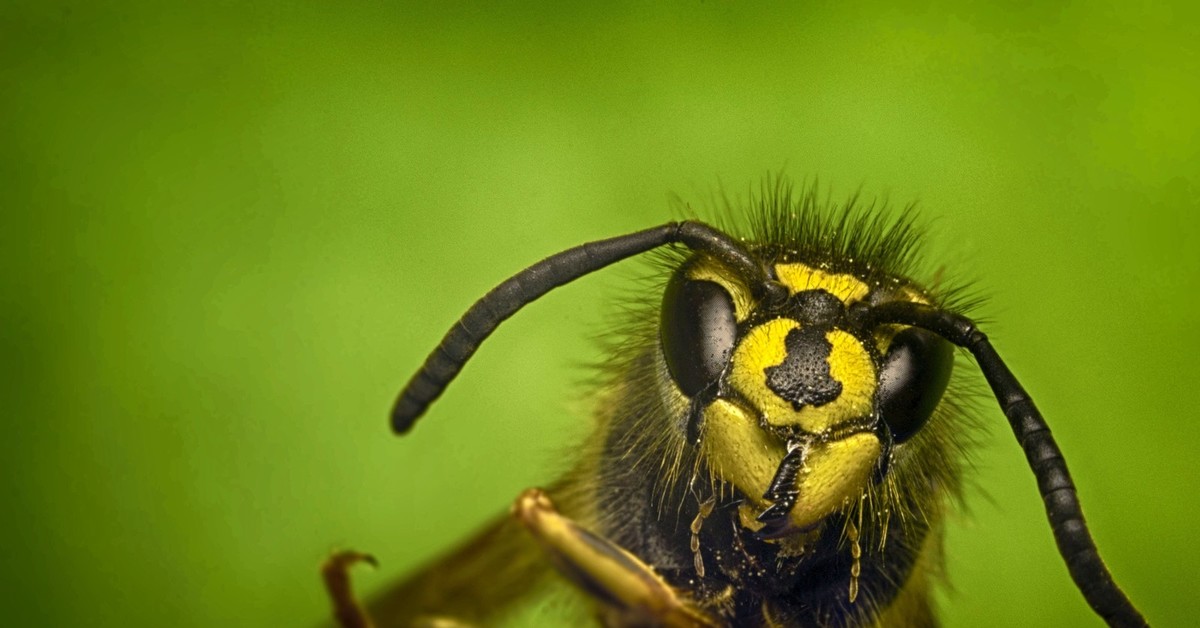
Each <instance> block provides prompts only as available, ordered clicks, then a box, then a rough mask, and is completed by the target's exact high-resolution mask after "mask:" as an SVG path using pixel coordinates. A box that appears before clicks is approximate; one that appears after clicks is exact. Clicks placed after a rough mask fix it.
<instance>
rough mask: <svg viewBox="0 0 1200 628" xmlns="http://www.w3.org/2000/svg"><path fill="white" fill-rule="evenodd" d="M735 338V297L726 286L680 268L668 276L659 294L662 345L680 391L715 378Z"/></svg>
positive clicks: (690, 392)
mask: <svg viewBox="0 0 1200 628" xmlns="http://www.w3.org/2000/svg"><path fill="white" fill-rule="evenodd" d="M736 341H737V320H736V319H735V318H734V308H733V298H732V297H730V296H729V293H728V292H726V291H725V288H723V287H721V286H720V285H719V284H716V283H714V282H711V281H703V280H692V279H688V278H686V277H684V276H683V273H682V272H677V273H676V274H675V275H674V276H673V277H671V282H670V283H669V284H667V291H666V294H664V295H663V306H662V348H663V355H664V356H665V357H666V359H667V368H668V369H669V370H670V371H671V377H672V378H674V379H675V383H676V384H678V385H679V388H680V390H682V391H683V394H685V395H687V396H689V397H695V396H696V395H697V394H698V393H699V392H700V391H701V390H703V389H704V388H706V387H708V386H711V385H712V384H714V383H716V381H717V379H718V378H719V377H720V376H721V372H722V371H723V370H725V365H726V364H727V363H728V362H729V355H730V353H732V352H733V345H734V343H735V342H736Z"/></svg>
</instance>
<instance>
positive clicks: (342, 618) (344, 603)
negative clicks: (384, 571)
mask: <svg viewBox="0 0 1200 628" xmlns="http://www.w3.org/2000/svg"><path fill="white" fill-rule="evenodd" d="M357 563H367V564H369V565H371V566H373V567H375V566H378V563H376V561H375V557H374V556H371V555H370V554H363V553H361V552H355V551H353V550H342V551H338V552H334V553H333V555H331V556H330V557H329V558H328V559H326V560H325V563H324V564H323V565H321V579H322V580H324V581H325V590H326V591H327V592H328V593H329V601H330V602H332V603H333V617H334V619H335V620H337V623H338V625H339V626H341V627H342V628H374V626H375V624H374V623H373V622H372V621H371V617H370V616H369V615H368V614H367V611H366V609H364V608H363V607H362V604H361V603H359V601H358V598H356V597H354V591H353V590H352V589H351V587H350V568H351V567H353V566H354V565H355V564H357Z"/></svg>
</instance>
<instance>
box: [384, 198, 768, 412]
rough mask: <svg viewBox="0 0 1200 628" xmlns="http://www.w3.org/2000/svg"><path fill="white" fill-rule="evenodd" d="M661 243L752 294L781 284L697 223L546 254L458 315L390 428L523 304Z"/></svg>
mask: <svg viewBox="0 0 1200 628" xmlns="http://www.w3.org/2000/svg"><path fill="white" fill-rule="evenodd" d="M667 244H683V245H685V246H687V247H688V248H691V249H693V250H696V251H704V252H706V253H710V254H712V255H714V256H716V257H717V258H718V259H719V260H721V261H722V262H724V263H725V264H726V265H728V266H729V268H730V269H732V270H733V271H734V272H735V273H737V274H738V275H740V276H741V277H742V278H743V279H744V280H745V281H746V284H747V286H748V287H749V288H750V290H751V292H752V293H753V295H754V296H755V297H756V298H759V299H763V300H766V301H768V302H777V301H780V300H782V299H784V298H786V297H787V289H786V288H784V287H783V286H782V285H780V284H779V283H778V282H775V281H773V280H772V278H771V276H770V274H769V272H768V271H767V270H766V269H765V268H764V267H763V266H762V264H761V263H759V262H758V261H757V260H755V258H754V256H753V255H751V254H750V252H749V251H748V250H747V249H746V248H745V247H744V246H742V244H740V243H739V242H738V241H737V240H734V239H733V238H731V237H729V236H728V235H726V234H724V233H722V232H720V231H718V230H716V229H714V228H712V227H710V226H708V225H706V224H703V223H699V222H694V221H690V220H689V221H685V222H678V223H676V222H669V223H667V224H665V225H662V226H659V227H654V228H652V229H646V230H644V231H637V232H634V233H630V234H628V235H623V236H617V237H615V238H609V239H607V240H597V241H595V242H588V243H587V244H581V245H579V246H577V247H574V248H570V249H567V250H566V251H563V252H562V253H558V254H556V255H551V256H550V257H547V258H546V259H544V260H542V261H540V262H538V263H536V264H534V265H533V266H530V267H529V268H526V269H525V270H522V271H521V272H519V273H517V274H515V275H513V276H512V277H510V278H508V279H507V280H505V281H504V282H503V283H501V284H500V285H498V286H496V287H495V288H493V289H492V290H491V292H488V293H487V294H486V295H484V297H483V298H482V299H480V300H478V301H476V302H475V304H474V305H472V306H471V308H470V309H469V310H467V313H466V314H463V316H462V318H460V319H459V320H458V322H457V323H455V325H454V326H453V327H451V328H450V331H449V332H447V333H446V336H445V337H444V338H442V342H441V343H439V344H438V346H437V348H436V349H434V350H433V353H430V354H429V357H428V358H426V359H425V364H424V365H422V366H421V370H419V371H417V374H416V375H413V377H412V379H410V380H409V381H408V385H407V386H405V387H404V390H402V391H401V392H400V397H399V398H398V399H396V405H395V406H393V407H392V429H393V430H394V431H395V432H396V433H398V434H403V433H405V432H407V431H409V430H410V429H412V426H413V423H416V421H417V419H419V418H420V417H421V415H422V414H424V413H425V410H426V409H428V408H429V405H430V404H432V403H433V402H434V400H436V399H437V398H438V396H440V395H441V394H442V391H443V390H445V389H446V386H448V385H450V382H451V381H453V379H454V377H455V376H456V375H458V372H459V371H460V370H462V367H463V365H464V364H466V362H467V360H469V359H471V356H472V355H473V354H474V353H475V351H476V350H477V349H478V348H479V345H480V344H481V343H482V342H483V341H484V340H485V339H486V338H487V337H488V336H489V335H491V333H492V332H493V331H495V330H496V327H498V326H499V325H500V323H502V322H504V320H505V319H507V318H508V317H510V316H512V315H513V314H515V313H516V312H517V310H519V309H521V308H522V307H524V306H525V305H526V304H528V303H531V302H533V301H534V300H536V299H537V298H538V297H540V296H542V295H544V294H546V293H547V292H549V291H551V290H553V289H554V288H557V287H559V286H561V285H563V284H566V283H570V282H572V281H574V280H576V279H578V278H580V277H582V276H584V275H586V274H588V273H590V272H592V271H596V270H600V269H601V268H604V267H605V266H608V265H609V264H612V263H615V262H619V261H621V260H623V259H626V258H629V257H633V256H634V255H638V254H639V253H645V252H646V251H649V250H651V249H655V248H658V247H660V246H663V245H667Z"/></svg>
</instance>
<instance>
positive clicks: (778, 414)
mask: <svg viewBox="0 0 1200 628" xmlns="http://www.w3.org/2000/svg"><path fill="white" fill-rule="evenodd" d="M911 209H912V208H911V207H909V208H908V209H906V210H905V211H903V212H902V213H900V214H899V215H897V216H892V215H891V214H890V213H889V212H888V211H886V210H874V209H872V208H864V207H863V206H862V205H859V204H856V203H855V202H853V201H851V202H848V203H845V204H843V205H842V206H840V207H832V206H828V205H827V204H825V203H822V202H821V201H819V199H818V197H817V193H816V189H815V187H809V188H808V189H807V190H805V191H801V192H799V193H796V192H794V190H793V187H792V186H791V185H790V184H788V183H787V182H786V181H784V180H783V179H782V178H779V179H776V180H775V181H774V182H768V183H766V184H764V186H763V190H762V192H761V193H760V194H759V195H758V196H757V198H756V199H754V200H752V201H751V202H750V203H749V205H748V206H747V207H746V208H745V209H743V210H741V211H740V212H739V211H738V210H736V209H734V208H732V207H730V208H729V213H730V214H731V216H732V218H731V219H730V220H729V221H728V222H729V223H730V225H731V226H727V227H725V228H717V227H714V226H711V225H709V224H706V223H703V222H699V221H695V220H685V221H681V222H669V223H667V224H664V225H661V226H657V227H653V228H650V229H646V230H643V231H638V232H635V233H630V234H627V235H621V236H618V237H614V238H610V239H607V240H599V241H595V242H589V243H587V244H583V245H580V246H576V247H574V248H570V249H567V250H565V251H563V252H561V253H558V254H556V255H552V256H550V257H548V258H546V259H544V260H542V261H540V262H538V263H536V264H534V265H532V266H530V267H528V268H526V269H524V270H522V271H520V272H518V273H517V274H516V275H514V276H512V277H511V278H509V279H508V280H506V281H504V282H503V283H501V284H500V285H498V286H497V287H496V288H494V289H493V290H492V291H490V292H489V293H488V294H487V295H485V296H484V297H483V298H482V299H480V300H479V301H478V302H476V303H475V304H474V305H473V306H471V308H470V309H468V310H467V312H466V314H465V315H463V317H462V318H461V319H460V320H459V321H458V322H457V323H456V324H455V325H454V326H453V327H452V328H451V329H450V331H449V333H447V334H446V336H445V338H444V339H443V340H442V341H441V343H440V344H439V345H438V346H437V347H436V349H434V351H433V352H432V353H431V354H430V355H429V357H428V359H427V360H426V361H425V363H424V365H423V366H421V368H420V370H418V371H417V373H416V374H415V375H414V376H413V377H412V379H411V380H410V381H409V382H408V384H407V386H406V387H405V388H404V389H403V391H402V392H401V393H400V396H399V398H398V399H397V401H396V403H395V406H394V408H393V411H392V416H391V420H392V427H393V429H394V430H395V431H396V432H397V433H399V434H405V433H407V432H409V431H410V430H411V429H412V427H413V425H414V424H415V422H416V421H417V419H418V418H420V417H421V416H422V415H423V414H424V413H425V412H426V410H427V409H428V408H429V406H430V404H432V403H433V402H434V401H435V400H436V399H437V398H438V397H439V396H440V395H441V394H442V392H443V391H444V390H445V389H446V387H447V386H448V385H449V383H450V382H451V381H452V380H453V379H454V377H455V376H456V375H457V374H458V372H459V371H460V369H461V368H462V367H463V365H464V364H465V363H466V362H467V361H468V360H469V359H470V358H471V356H472V355H473V354H474V353H475V351H476V350H477V349H479V347H480V345H481V344H482V343H483V341H484V340H485V339H486V338H487V337H488V336H489V335H490V334H491V333H492V332H493V331H494V330H495V329H496V328H497V327H498V326H499V325H500V324H501V323H502V322H503V321H504V320H506V319H507V318H509V317H510V316H512V315H513V314H515V313H516V312H517V311H518V310H519V309H521V308H522V307H524V306H525V305H527V304H529V303H531V302H533V301H535V300H536V299H538V298H539V297H541V296H543V295H545V294H546V293H548V292H550V291H551V290H553V289H554V288H556V287H558V286H561V285H563V284H566V283H569V282H571V281H574V280H575V279H578V278H580V277H582V276H583V275H586V274H588V273H591V272H593V271H596V270H599V269H602V268H605V267H607V266H609V265H611V264H614V263H616V262H619V261H621V260H625V259H628V258H631V257H635V256H638V255H641V254H643V253H647V252H650V251H659V255H660V258H661V259H660V261H661V262H662V263H661V266H662V267H663V268H664V271H663V274H664V282H663V283H664V285H665V287H664V289H663V290H662V297H661V300H659V301H657V302H655V303H653V304H652V306H650V307H645V308H642V309H641V310H640V311H634V312H632V313H631V314H630V319H631V320H630V321H629V322H628V324H627V325H626V326H625V329H624V330H623V332H622V333H621V338H620V339H619V340H618V341H616V342H614V343H612V347H611V351H610V353H611V355H610V356H609V357H608V359H607V360H606V364H607V373H608V376H607V378H606V380H605V381H604V382H603V385H602V386H601V389H600V391H599V393H598V394H597V402H596V408H597V411H596V412H595V425H594V429H593V431H592V434H591V435H590V437H589V438H588V439H587V440H586V441H585V442H584V443H583V445H582V446H581V447H580V452H581V453H580V456H579V460H578V462H577V463H576V464H575V466H574V468H573V469H572V470H571V471H570V472H568V473H567V474H566V475H565V477H563V478H561V479H560V480H559V481H558V482H557V483H554V484H551V485H549V486H548V487H547V488H545V489H536V488H535V489H529V490H526V491H525V492H523V493H521V494H520V495H519V496H518V497H517V498H516V500H515V502H514V503H513V505H512V508H511V516H508V517H503V518H501V519H500V520H498V521H497V522H495V523H493V524H492V525H490V526H488V527H487V528H485V529H484V530H483V531H482V532H480V533H479V534H478V535H477V536H476V537H475V538H474V539H472V540H470V541H469V542H467V543H466V544H465V545H464V546H462V547H461V548H459V549H458V550H456V551H454V552H452V553H450V554H449V555H447V556H446V557H444V558H443V559H442V560H440V561H438V562H437V563H435V564H433V565H430V566H428V567H427V568H425V569H424V570H421V571H419V572H418V573H416V574H414V575H413V576H412V577H411V578H410V579H409V580H407V581H406V582H403V583H401V584H399V585H398V586H396V587H394V588H392V589H391V590H389V591H386V592H385V593H384V594H383V595H382V596H380V597H379V598H378V599H377V600H375V601H373V602H372V603H371V604H369V605H368V608H364V607H363V606H362V605H360V604H359V603H358V602H357V601H356V600H355V598H354V596H353V594H352V593H351V591H350V586H349V580H348V575H347V569H348V568H349V566H350V565H352V564H353V563H355V562H358V561H360V560H369V557H368V556H366V555H364V554H358V553H355V552H341V553H338V554H336V555H334V556H333V557H332V558H331V559H330V560H329V561H328V562H327V563H326V565H325V566H324V571H323V573H324V576H325V580H326V585H327V588H328V590H329V592H330V594H331V596H332V599H333V602H334V608H335V615H336V617H337V618H338V620H339V622H340V623H341V624H342V625H344V626H370V625H374V623H373V622H378V624H379V625H389V626H392V625H395V626H407V625H436V626H458V625H490V624H492V623H494V622H496V621H498V620H499V619H500V618H502V617H503V615H504V613H505V612H506V609H508V608H510V607H511V606H512V604H513V603H514V602H515V601H517V600H519V599H521V598H523V597H526V596H528V595H532V594H534V593H536V592H537V591H539V590H541V589H542V588H543V587H544V586H545V583H547V582H548V581H559V582H567V583H570V584H571V585H573V587H574V589H576V590H577V591H579V592H582V594H583V595H582V598H583V599H585V600H586V601H587V602H586V609H585V610H584V613H585V615H586V616H590V617H591V619H592V620H593V621H594V622H595V623H599V624H601V625H605V626H670V627H717V626H813V625H818V626H847V627H848V626H863V625H882V626H928V625H936V623H937V618H936V616H935V613H934V609H933V606H932V602H931V599H930V596H931V593H932V591H933V589H934V588H935V587H936V586H937V584H938V582H939V576H940V573H941V571H942V537H943V526H944V521H945V515H946V514H947V511H948V509H949V508H951V507H952V505H953V503H954V501H955V499H956V498H957V496H958V495H959V493H960V491H961V485H962V476H963V471H964V465H965V461H964V459H965V450H966V449H967V446H968V444H969V442H970V438H971V436H970V434H971V427H972V423H973V420H972V418H971V413H970V412H969V408H967V407H966V404H964V403H963V402H961V400H960V398H961V396H962V394H963V391H964V390H967V389H968V388H969V387H970V381H971V379H970V378H969V377H964V373H962V371H964V370H966V369H964V368H963V367H964V366H968V365H970V364H972V363H973V364H974V365H975V367H977V368H978V370H979V371H980V372H981V373H982V375H983V378H984V379H985V380H986V382H987V385H988V387H990V390H991V393H992V394H993V395H994V397H995V400H996V401H997V402H998V404H999V406H1000V410H1001V412H1002V414H1003V415H1004V416H1005V417H1006V418H1007V419H1008V423H1009V425H1010V427H1011V428H1012V431H1013V433H1014V435H1015V436H1016V439H1017V442H1018V443H1019V444H1020V446H1021V448H1022V449H1023V451H1024V453H1025V457H1026V459H1027V460H1028V462H1029V465H1030V468H1031V469H1032V471H1033V473H1034V476H1035V477H1036V480H1037V485H1038V489H1039V492H1040V493H1041V496H1042V499H1043V501H1044V504H1045V510H1046V516H1047V518H1048V520H1049V523H1050V528H1051V531H1052V533H1053V535H1054V538H1055V540H1056V542H1057V545H1058V549H1059V552H1060V553H1061V555H1062V558H1063V560H1064V561H1065V563H1066V565H1067V567H1068V570H1069V572H1070V575H1071V577H1072V578H1073V580H1074V581H1075V583H1076V585H1077V586H1078V588H1079V590H1080V592H1081V593H1082V594H1083V596H1084V597H1085V598H1086V600H1087V602H1088V604H1089V605H1090V606H1091V607H1092V609H1094V610H1095V612H1096V613H1097V614H1098V615H1099V616H1100V617H1101V618H1102V619H1104V621H1106V622H1107V623H1109V624H1110V625H1119V626H1141V625H1146V622H1145V620H1144V619H1143V617H1142V615H1141V614H1140V613H1139V612H1138V610H1137V609H1136V608H1135V607H1134V606H1133V605H1132V603H1131V602H1130V601H1129V599H1128V598H1127V597H1126V596H1125V594H1124V593H1123V592H1122V591H1121V589H1120V588H1119V587H1118V586H1117V584H1116V583H1115V582H1114V580H1113V578H1112V576H1111V574H1110V573H1109V571H1108V569H1107V567H1106V566H1105V565H1104V563H1103V561H1102V560H1101V558H1100V555H1099V553H1098V551H1097V548H1096V545H1095V543H1094V542H1093V540H1092V537H1091V534H1090V532H1089V531H1088V528H1087V525H1086V523H1085V521H1084V517H1083V512H1082V510H1081V507H1080V503H1079V499H1078V496H1077V494H1076V491H1075V488H1074V485H1073V483H1072V480H1071V476H1070V473H1069V472H1068V470H1067V466H1066V462H1065V460H1064V458H1063V455H1062V453H1061V451H1060V450H1059V448H1058V446H1057V445H1056V444H1055V441H1054V438H1053V436H1052V435H1051V433H1050V430H1049V427H1048V426H1047V424H1046V421H1045V420H1044V419H1043V417H1042V415H1041V413H1040V412H1039V411H1038V409H1037V407H1036V406H1035V405H1034V402H1033V400H1032V399H1031V398H1030V396H1029V395H1028V394H1027V393H1026V392H1025V390H1024V389H1023V388H1022V386H1021V384H1020V382H1019V381H1018V380H1017V378H1016V376H1015V375H1014V374H1013V372H1012V371H1011V370H1010V369H1009V367H1008V365H1007V364H1006V363H1005V362H1004V360H1003V359H1002V358H1001V357H1000V354H999V353H997V351H996V349H995V347H994V346H993V344H992V342H991V341H990V340H989V339H988V337H987V336H986V335H985V334H984V333H983V331H981V330H980V329H979V327H978V326H977V325H976V323H975V322H974V321H973V319H972V318H970V317H969V316H968V313H969V312H968V310H969V309H970V307H969V305H970V304H969V302H968V300H967V299H965V298H962V296H961V294H962V291H961V290H956V289H954V288H951V287H947V286H944V285H942V282H941V281H936V280H935V281H933V282H927V283H922V282H919V281H918V280H917V279H914V276H915V274H916V269H917V267H918V253H919V251H918V248H919V246H918V245H919V244H920V242H921V239H922V232H921V231H920V230H919V229H918V228H917V227H916V226H915V218H914V213H913V212H912V210H911ZM739 213H740V219H739ZM956 359H957V361H958V364H957V366H956ZM966 375H969V372H968V373H966Z"/></svg>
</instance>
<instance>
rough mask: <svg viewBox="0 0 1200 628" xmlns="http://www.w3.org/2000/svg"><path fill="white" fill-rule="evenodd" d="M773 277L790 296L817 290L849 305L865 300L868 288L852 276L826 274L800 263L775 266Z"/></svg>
mask: <svg viewBox="0 0 1200 628" xmlns="http://www.w3.org/2000/svg"><path fill="white" fill-rule="evenodd" d="M775 275H776V276H777V277H779V282H780V283H782V284H783V285H785V286H787V288H788V290H791V292H792V294H796V293H797V292H804V291H805V290H816V289H818V288H820V289H822V290H824V291H826V292H828V293H829V294H832V295H833V296H835V297H837V298H839V299H841V301H842V303H845V304H846V305H850V304H851V303H854V302H855V301H861V300H863V299H864V298H866V296H867V293H868V292H870V291H871V290H870V288H869V287H868V286H867V284H865V283H863V281H862V280H861V279H859V278H858V277H855V276H854V275H846V274H842V273H827V272H825V271H823V270H818V269H815V268H812V267H809V266H806V265H804V264H800V263H790V264H776V265H775Z"/></svg>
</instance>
